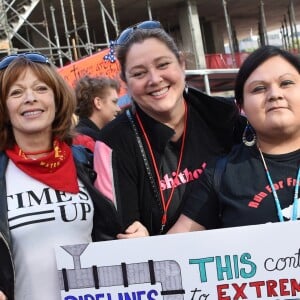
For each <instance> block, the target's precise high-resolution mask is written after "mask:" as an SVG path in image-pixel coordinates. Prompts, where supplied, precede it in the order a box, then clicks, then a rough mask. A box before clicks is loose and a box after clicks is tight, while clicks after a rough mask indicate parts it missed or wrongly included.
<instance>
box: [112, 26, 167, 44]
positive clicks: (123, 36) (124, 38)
mask: <svg viewBox="0 0 300 300" xmlns="http://www.w3.org/2000/svg"><path fill="white" fill-rule="evenodd" d="M154 28H162V27H161V24H160V22H159V21H144V22H141V23H138V24H135V25H133V26H130V27H128V28H126V29H125V30H123V31H122V32H121V34H120V35H119V36H118V38H117V39H116V40H115V45H122V44H124V43H126V41H127V40H128V39H129V38H130V36H131V35H132V33H133V32H134V30H136V29H154Z"/></svg>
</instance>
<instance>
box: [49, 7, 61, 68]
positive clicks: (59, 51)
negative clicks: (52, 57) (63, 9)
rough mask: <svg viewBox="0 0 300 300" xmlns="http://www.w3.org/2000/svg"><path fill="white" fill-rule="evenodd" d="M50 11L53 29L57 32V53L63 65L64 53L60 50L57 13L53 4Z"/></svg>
mask: <svg viewBox="0 0 300 300" xmlns="http://www.w3.org/2000/svg"><path fill="white" fill-rule="evenodd" d="M50 11H51V16H52V23H53V30H54V34H55V41H56V46H57V49H58V50H57V53H58V60H59V65H60V66H61V67H62V66H63V60H62V54H61V50H60V42H59V36H58V32H57V27H56V20H55V14H54V12H55V9H54V7H53V6H52V5H51V6H50Z"/></svg>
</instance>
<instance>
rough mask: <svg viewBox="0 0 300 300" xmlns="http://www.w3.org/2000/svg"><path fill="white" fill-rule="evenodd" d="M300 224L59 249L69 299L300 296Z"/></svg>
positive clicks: (295, 298) (63, 290)
mask: <svg viewBox="0 0 300 300" xmlns="http://www.w3.org/2000/svg"><path fill="white" fill-rule="evenodd" d="M299 232H300V223H299V221H295V222H285V223H275V224H265V225H255V226H245V227H239V228H228V229H218V230H209V231H202V232H192V233H184V234H173V235H166V236H155V237H147V238H137V239H131V240H116V241H109V242H97V243H90V244H83V245H70V246H62V247H58V248H56V256H57V267H58V276H59V280H60V288H61V299H63V300H99V299H103V300H160V299H163V300H181V299H182V300H184V299H189V300H205V299H211V300H239V299H251V300H255V299H273V300H292V299H293V300H299V299H300V241H299V240H298V236H299Z"/></svg>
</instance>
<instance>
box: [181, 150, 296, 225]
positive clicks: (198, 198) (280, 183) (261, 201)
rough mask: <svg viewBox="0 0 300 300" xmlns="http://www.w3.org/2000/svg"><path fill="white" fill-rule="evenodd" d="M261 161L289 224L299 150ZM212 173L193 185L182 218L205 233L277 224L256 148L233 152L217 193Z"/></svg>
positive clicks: (269, 190)
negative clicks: (193, 223) (195, 223)
mask: <svg viewBox="0 0 300 300" xmlns="http://www.w3.org/2000/svg"><path fill="white" fill-rule="evenodd" d="M264 157H265V161H266V164H267V167H268V169H269V172H270V176H271V178H272V181H273V183H274V187H275V189H276V191H277V195H278V198H279V201H280V205H281V209H282V214H283V216H284V219H285V220H290V219H291V213H292V206H293V202H294V191H295V185H296V178H297V172H298V168H299V162H300V150H298V151H295V152H292V153H288V154H282V155H267V154H264ZM214 169H215V167H208V168H207V169H206V170H205V172H204V174H203V176H202V177H201V179H200V180H199V181H197V182H194V183H193V187H192V192H191V193H190V195H189V198H188V199H187V200H186V203H185V207H184V209H183V214H184V215H186V216H188V217H190V218H191V219H193V220H194V221H196V222H198V223H199V224H201V225H203V226H205V227H206V228H207V229H212V228H219V227H234V226H243V225H255V224H264V223H268V222H278V221H279V218H278V212H277V209H276V205H275V201H274V195H273V193H272V190H271V187H270V184H269V181H268V179H267V175H266V172H265V169H264V166H263V162H262V160H261V157H260V155H259V152H258V150H257V148H256V146H254V147H246V146H244V145H240V146H238V147H236V148H235V149H234V150H232V152H231V153H230V154H229V155H228V160H227V163H226V167H225V170H224V171H223V174H222V177H221V181H220V184H219V188H218V189H219V190H218V191H216V189H215V188H214V182H213V174H214ZM298 215H299V213H298ZM299 218H300V216H299V217H298V219H299Z"/></svg>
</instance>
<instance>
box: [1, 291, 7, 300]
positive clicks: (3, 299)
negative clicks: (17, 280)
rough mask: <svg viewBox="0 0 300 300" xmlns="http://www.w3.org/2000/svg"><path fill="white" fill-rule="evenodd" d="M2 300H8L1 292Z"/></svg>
mask: <svg viewBox="0 0 300 300" xmlns="http://www.w3.org/2000/svg"><path fill="white" fill-rule="evenodd" d="M0 300H7V297H6V296H5V295H4V294H3V293H2V292H1V291H0Z"/></svg>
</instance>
